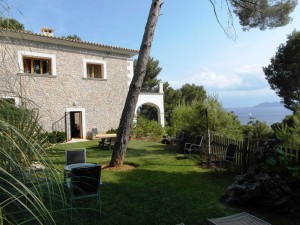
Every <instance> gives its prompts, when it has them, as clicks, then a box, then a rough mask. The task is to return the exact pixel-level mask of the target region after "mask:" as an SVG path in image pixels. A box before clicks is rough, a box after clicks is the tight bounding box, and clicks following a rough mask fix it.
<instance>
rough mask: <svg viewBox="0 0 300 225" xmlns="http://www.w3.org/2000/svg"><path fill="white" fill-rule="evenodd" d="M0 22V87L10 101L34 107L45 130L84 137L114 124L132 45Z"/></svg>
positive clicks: (128, 77) (130, 72) (128, 78)
mask: <svg viewBox="0 0 300 225" xmlns="http://www.w3.org/2000/svg"><path fill="white" fill-rule="evenodd" d="M41 30H42V32H43V33H42V34H35V33H31V32H27V31H13V30H9V29H4V28H0V52H1V59H0V61H1V62H0V63H1V65H0V73H1V75H0V90H1V93H0V94H1V96H0V97H2V98H10V99H13V100H14V101H15V103H16V104H21V102H22V99H23V98H25V99H27V101H26V102H27V104H28V102H30V107H33V108H36V109H38V111H39V115H40V121H41V125H42V126H43V127H44V129H45V130H47V131H52V130H66V131H67V136H68V139H71V138H86V135H87V133H88V132H89V131H92V129H93V128H97V131H98V132H106V131H107V130H109V129H111V128H116V127H117V126H118V124H119V120H120V117H121V113H122V110H123V107H124V103H125V100H126V96H127V92H128V88H129V84H130V82H131V79H132V77H133V56H135V55H136V54H138V51H136V50H132V49H127V48H121V47H114V46H107V45H102V44H97V43H90V42H84V41H75V40H69V39H64V38H58V37H54V36H53V30H52V29H49V28H43V29H41Z"/></svg>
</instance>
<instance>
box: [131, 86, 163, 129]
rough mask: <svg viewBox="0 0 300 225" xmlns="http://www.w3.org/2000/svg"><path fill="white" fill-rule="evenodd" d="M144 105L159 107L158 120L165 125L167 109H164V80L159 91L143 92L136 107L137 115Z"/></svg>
mask: <svg viewBox="0 0 300 225" xmlns="http://www.w3.org/2000/svg"><path fill="white" fill-rule="evenodd" d="M142 105H151V106H154V107H155V108H156V109H157V113H158V122H159V124H160V125H161V126H162V127H164V126H165V110H164V91H163V82H159V86H158V92H156V93H152V92H141V93H140V95H139V99H138V102H137V104H136V108H135V116H136V115H137V110H138V108H139V107H140V106H142Z"/></svg>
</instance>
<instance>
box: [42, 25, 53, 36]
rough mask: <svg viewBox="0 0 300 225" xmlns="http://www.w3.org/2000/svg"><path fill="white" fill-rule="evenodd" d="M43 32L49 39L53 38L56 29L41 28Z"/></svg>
mask: <svg viewBox="0 0 300 225" xmlns="http://www.w3.org/2000/svg"><path fill="white" fill-rule="evenodd" d="M41 32H42V34H43V35H45V36H47V37H53V34H54V33H53V32H54V29H52V28H46V27H42V28H41Z"/></svg>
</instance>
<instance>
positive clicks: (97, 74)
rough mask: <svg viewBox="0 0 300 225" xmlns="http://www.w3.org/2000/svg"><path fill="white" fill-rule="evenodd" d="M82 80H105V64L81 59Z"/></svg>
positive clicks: (99, 61) (94, 60) (95, 60)
mask: <svg viewBox="0 0 300 225" xmlns="http://www.w3.org/2000/svg"><path fill="white" fill-rule="evenodd" d="M83 69H84V71H83V79H88V80H93V79H95V80H106V79H107V74H106V62H105V61H102V60H97V59H83Z"/></svg>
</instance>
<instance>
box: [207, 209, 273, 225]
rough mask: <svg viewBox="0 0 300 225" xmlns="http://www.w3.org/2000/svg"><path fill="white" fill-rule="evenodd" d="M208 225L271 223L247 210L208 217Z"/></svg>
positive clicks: (257, 224)
mask: <svg viewBox="0 0 300 225" xmlns="http://www.w3.org/2000/svg"><path fill="white" fill-rule="evenodd" d="M207 224H208V225H271V224H270V223H267V222H266V221H263V220H262V219H259V218H257V217H255V216H253V215H250V214H248V213H245V212H241V213H238V214H234V215H231V216H225V217H220V218H213V219H207Z"/></svg>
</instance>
